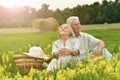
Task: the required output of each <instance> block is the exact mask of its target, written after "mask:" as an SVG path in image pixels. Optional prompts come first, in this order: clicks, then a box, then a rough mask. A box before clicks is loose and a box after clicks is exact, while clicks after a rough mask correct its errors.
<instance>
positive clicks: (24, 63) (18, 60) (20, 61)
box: [13, 54, 43, 70]
mask: <svg viewBox="0 0 120 80" xmlns="http://www.w3.org/2000/svg"><path fill="white" fill-rule="evenodd" d="M13 57H14V61H15V64H16V66H17V67H19V68H21V69H24V70H30V68H31V67H32V68H35V69H38V68H40V67H41V66H42V64H43V59H39V58H34V57H29V56H27V55H25V54H17V55H14V56H13Z"/></svg>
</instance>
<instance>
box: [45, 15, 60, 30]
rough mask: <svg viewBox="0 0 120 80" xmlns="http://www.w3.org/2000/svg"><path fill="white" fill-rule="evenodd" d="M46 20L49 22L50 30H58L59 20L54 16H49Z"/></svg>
mask: <svg viewBox="0 0 120 80" xmlns="http://www.w3.org/2000/svg"><path fill="white" fill-rule="evenodd" d="M46 20H47V21H48V22H49V27H50V31H56V30H57V28H58V26H59V24H58V22H57V20H56V19H55V18H53V17H50V18H47V19H46Z"/></svg>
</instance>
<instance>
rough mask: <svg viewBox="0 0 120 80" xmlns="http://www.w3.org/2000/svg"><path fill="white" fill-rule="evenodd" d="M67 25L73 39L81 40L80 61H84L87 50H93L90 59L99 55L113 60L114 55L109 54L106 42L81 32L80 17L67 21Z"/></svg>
mask: <svg viewBox="0 0 120 80" xmlns="http://www.w3.org/2000/svg"><path fill="white" fill-rule="evenodd" d="M67 24H68V25H69V28H70V30H71V32H72V34H73V37H76V38H77V39H78V40H79V43H80V47H79V51H80V54H79V56H78V59H79V60H83V59H84V57H85V55H86V54H85V53H86V51H87V50H92V52H91V54H90V57H91V58H94V57H96V56H99V55H103V56H107V57H108V58H112V55H111V54H110V53H109V51H108V50H107V49H105V48H104V42H103V41H102V40H100V39H97V38H95V37H94V36H92V35H90V34H87V33H84V32H80V30H81V24H80V21H79V17H77V16H71V17H69V18H68V19H67Z"/></svg>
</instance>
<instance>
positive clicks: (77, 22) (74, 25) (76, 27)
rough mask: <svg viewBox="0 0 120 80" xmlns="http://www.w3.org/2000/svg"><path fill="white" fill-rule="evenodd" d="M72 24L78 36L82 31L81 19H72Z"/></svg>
mask: <svg viewBox="0 0 120 80" xmlns="http://www.w3.org/2000/svg"><path fill="white" fill-rule="evenodd" d="M71 26H72V28H73V30H74V32H75V35H76V36H78V35H79V32H80V27H81V25H80V21H79V20H77V19H73V20H72V21H71Z"/></svg>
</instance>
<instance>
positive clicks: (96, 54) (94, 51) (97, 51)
mask: <svg viewBox="0 0 120 80" xmlns="http://www.w3.org/2000/svg"><path fill="white" fill-rule="evenodd" d="M100 52H101V50H99V49H97V50H93V54H94V55H95V56H99V55H100Z"/></svg>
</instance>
